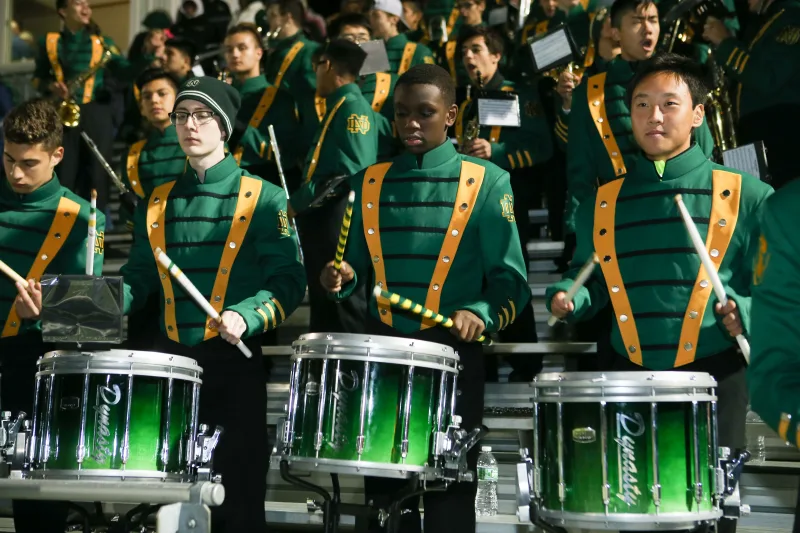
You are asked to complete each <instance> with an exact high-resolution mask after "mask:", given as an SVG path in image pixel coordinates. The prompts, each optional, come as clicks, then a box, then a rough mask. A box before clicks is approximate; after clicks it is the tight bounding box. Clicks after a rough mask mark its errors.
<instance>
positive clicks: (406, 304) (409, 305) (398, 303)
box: [372, 285, 486, 342]
mask: <svg viewBox="0 0 800 533" xmlns="http://www.w3.org/2000/svg"><path fill="white" fill-rule="evenodd" d="M372 294H373V295H374V296H375V298H377V297H378V296H382V297H384V298H386V299H387V300H389V303H391V304H392V305H393V306H394V307H398V308H400V309H405V310H406V311H411V312H412V313H414V314H415V315H420V316H421V317H422V318H429V319H431V320H433V321H434V322H436V323H437V324H439V325H440V326H442V327H443V328H448V329H449V328H452V327H453V319H452V318H447V317H446V316H444V315H440V314H439V313H434V312H433V311H431V310H430V309H428V308H426V307H422V306H421V305H420V304H418V303H414V302H413V301H412V300H409V299H408V298H403V297H402V296H400V295H399V294H397V293H396V292H388V291H385V290H383V289H381V288H380V287H378V286H377V285H376V286H375V288H374V289H373V290H372ZM485 340H486V335H481V336H480V337H478V339H477V341H478V342H484V341H485Z"/></svg>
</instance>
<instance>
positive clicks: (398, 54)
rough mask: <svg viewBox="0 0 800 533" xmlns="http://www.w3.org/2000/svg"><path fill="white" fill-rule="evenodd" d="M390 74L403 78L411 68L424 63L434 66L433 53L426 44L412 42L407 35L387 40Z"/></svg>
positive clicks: (402, 34)
mask: <svg viewBox="0 0 800 533" xmlns="http://www.w3.org/2000/svg"><path fill="white" fill-rule="evenodd" d="M386 55H387V56H389V72H391V73H392V74H397V75H398V76H402V75H403V74H404V73H405V71H407V70H408V69H410V68H411V67H415V66H417V65H422V64H423V63H430V64H433V63H434V61H433V52H431V49H430V48H428V47H427V46H425V45H424V44H420V43H415V42H414V41H410V40H409V39H408V36H407V35H406V34H405V33H401V34H399V35H396V36H394V37H392V38H391V39H387V40H386Z"/></svg>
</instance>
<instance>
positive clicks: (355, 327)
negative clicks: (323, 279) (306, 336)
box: [296, 195, 367, 333]
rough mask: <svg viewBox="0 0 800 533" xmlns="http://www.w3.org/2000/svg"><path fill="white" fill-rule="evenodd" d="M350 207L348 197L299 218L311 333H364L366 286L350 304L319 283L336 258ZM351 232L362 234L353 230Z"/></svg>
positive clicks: (298, 227) (356, 293)
mask: <svg viewBox="0 0 800 533" xmlns="http://www.w3.org/2000/svg"><path fill="white" fill-rule="evenodd" d="M346 206H347V196H346V195H345V196H341V197H338V198H335V199H331V200H329V201H328V202H327V203H326V204H324V205H323V206H321V207H317V208H309V209H308V210H307V211H305V212H304V213H303V214H301V215H300V216H298V217H297V218H296V220H297V229H298V231H299V232H300V243H301V245H302V247H303V257H304V263H305V267H306V276H307V277H308V301H309V307H310V311H311V320H310V324H309V331H311V332H323V331H324V332H333V333H364V329H365V322H366V316H367V299H366V298H367V296H366V290H365V289H364V287H363V285H362V287H361V288H360V289H357V290H356V291H354V292H353V294H352V296H350V298H348V299H347V300H345V301H343V302H334V301H333V300H331V299H330V298H329V297H328V293H327V291H325V289H324V288H323V287H322V285H321V284H320V282H319V276H320V274H321V273H322V269H323V268H325V265H327V264H328V263H329V262H331V261H333V258H334V257H335V255H336V246H337V245H338V243H339V232H340V230H341V226H342V217H343V216H344V210H345V207H346ZM351 231H358V230H357V229H356V228H351ZM356 237H358V236H357V235H353V236H352V238H356ZM348 238H349V237H348Z"/></svg>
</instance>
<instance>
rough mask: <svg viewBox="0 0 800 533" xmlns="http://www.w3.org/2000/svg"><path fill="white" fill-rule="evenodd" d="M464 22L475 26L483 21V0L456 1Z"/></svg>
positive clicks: (484, 6)
mask: <svg viewBox="0 0 800 533" xmlns="http://www.w3.org/2000/svg"><path fill="white" fill-rule="evenodd" d="M456 7H458V11H459V13H460V14H461V17H462V18H463V19H464V23H465V24H467V25H469V26H477V25H478V24H480V23H481V22H482V21H483V12H484V10H485V9H486V2H485V0H460V1H459V2H457V3H456Z"/></svg>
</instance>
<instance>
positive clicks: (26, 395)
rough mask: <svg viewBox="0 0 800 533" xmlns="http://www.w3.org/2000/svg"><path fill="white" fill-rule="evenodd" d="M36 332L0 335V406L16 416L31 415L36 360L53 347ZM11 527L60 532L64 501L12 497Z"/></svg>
mask: <svg viewBox="0 0 800 533" xmlns="http://www.w3.org/2000/svg"><path fill="white" fill-rule="evenodd" d="M52 349H53V346H52V345H49V344H45V343H43V342H42V337H41V335H39V334H38V333H31V334H27V335H22V336H19V337H6V338H4V339H0V363H1V364H2V368H0V372H2V378H0V379H2V382H0V408H2V409H3V411H11V417H12V419H13V418H16V417H17V416H18V415H19V413H20V411H24V412H25V413H26V414H27V418H28V420H30V419H31V418H33V415H34V413H33V403H34V399H33V396H34V393H35V390H36V377H35V376H36V360H37V359H39V358H40V357H42V356H43V355H44V354H45V353H47V352H48V351H50V350H52ZM12 507H13V510H14V529H15V530H16V531H17V532H18V533H63V532H64V528H65V526H66V522H67V514H68V513H69V504H68V503H66V502H49V501H38V500H14V501H13V502H12Z"/></svg>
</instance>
